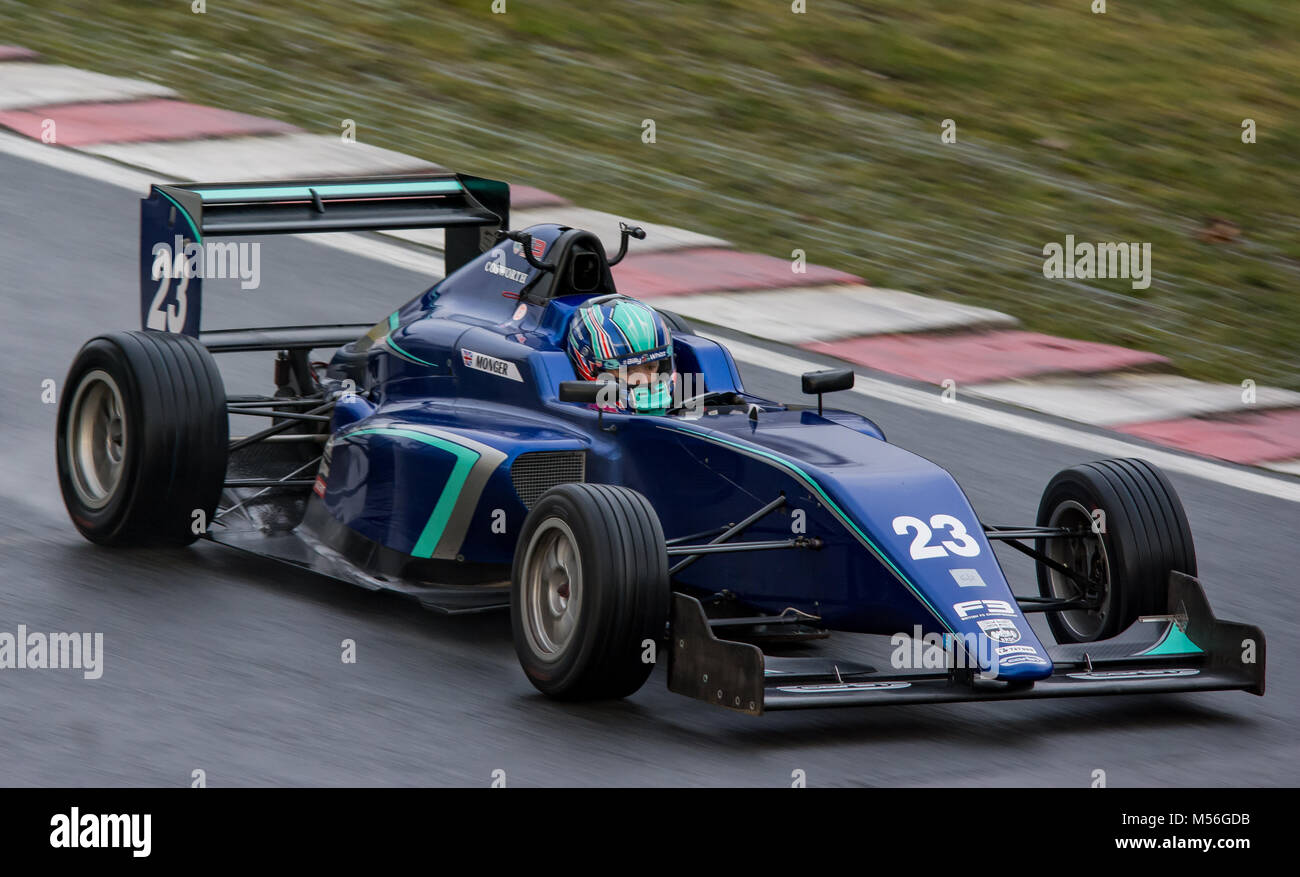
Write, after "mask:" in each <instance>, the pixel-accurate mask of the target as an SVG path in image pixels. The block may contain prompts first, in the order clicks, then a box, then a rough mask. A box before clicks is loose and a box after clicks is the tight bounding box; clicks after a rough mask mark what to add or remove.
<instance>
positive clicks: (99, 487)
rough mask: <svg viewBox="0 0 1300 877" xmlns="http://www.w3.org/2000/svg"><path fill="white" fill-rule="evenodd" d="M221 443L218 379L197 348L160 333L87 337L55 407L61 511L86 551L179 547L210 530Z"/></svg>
mask: <svg viewBox="0 0 1300 877" xmlns="http://www.w3.org/2000/svg"><path fill="white" fill-rule="evenodd" d="M228 439H229V427H228V420H227V417H226V391H225V388H224V386H223V385H222V382H221V373H220V372H219V371H218V370H217V364H216V363H215V362H214V361H213V359H212V354H210V353H209V352H208V351H207V349H206V348H204V347H203V346H202V345H201V344H199V343H198V341H196V340H195V339H193V338H191V337H189V336H188V335H176V334H172V333H168V332H113V333H111V334H108V335H101V336H99V337H98V338H92V339H91V340H90V341H87V342H86V344H85V346H83V347H82V348H81V350H80V352H78V354H77V357H76V359H75V360H74V361H73V363H72V368H71V369H70V370H69V371H68V377H67V380H66V381H65V382H64V384H63V392H62V397H61V398H60V400H59V415H58V428H57V434H56V439H55V455H56V458H57V462H58V470H59V487H60V489H61V490H62V491H63V502H64V505H66V506H67V508H68V514H69V515H70V516H71V517H72V522H73V523H74V524H75V525H76V527H77V529H78V530H79V531H81V535H83V536H85V537H86V538H87V539H89V540H90V541H92V542H98V543H100V544H103V545H120V546H126V545H159V546H161V545H188V544H189V543H191V542H193V541H194V540H195V539H197V538H198V536H199V535H200V534H201V533H202V531H203V530H204V529H205V528H206V527H207V526H208V525H209V524H210V523H211V522H212V515H213V512H214V511H215V509H216V506H217V501H218V500H219V499H220V498H221V490H222V483H223V481H224V480H225V472H226V445H227V442H228ZM196 513H201V515H202V517H201V518H200V516H199V514H196ZM200 522H201V525H200Z"/></svg>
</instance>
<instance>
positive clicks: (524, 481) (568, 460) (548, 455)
mask: <svg viewBox="0 0 1300 877" xmlns="http://www.w3.org/2000/svg"><path fill="white" fill-rule="evenodd" d="M510 480H511V482H513V483H514V485H515V493H517V494H519V500H520V501H521V502H522V503H523V504H524V505H525V506H526V507H527V508H530V509H531V508H532V507H533V505H534V504H536V502H537V500H538V499H540V498H541V496H542V494H543V493H545V492H546V491H548V490H550V489H551V488H552V487H554V486H555V485H557V484H572V483H574V482H580V481H585V480H587V452H586V451H531V452H529V453H527V454H520V455H519V456H518V457H516V458H515V461H514V463H512V464H511V466H510Z"/></svg>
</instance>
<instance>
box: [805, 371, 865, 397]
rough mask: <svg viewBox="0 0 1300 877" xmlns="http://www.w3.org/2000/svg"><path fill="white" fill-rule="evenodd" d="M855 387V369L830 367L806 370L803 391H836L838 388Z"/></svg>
mask: <svg viewBox="0 0 1300 877" xmlns="http://www.w3.org/2000/svg"><path fill="white" fill-rule="evenodd" d="M851 389H853V369H851V368H828V369H825V370H823V371H817V372H804V375H803V391H804V392H805V393H816V394H818V395H821V394H822V393H834V392H835V391H836V390H851Z"/></svg>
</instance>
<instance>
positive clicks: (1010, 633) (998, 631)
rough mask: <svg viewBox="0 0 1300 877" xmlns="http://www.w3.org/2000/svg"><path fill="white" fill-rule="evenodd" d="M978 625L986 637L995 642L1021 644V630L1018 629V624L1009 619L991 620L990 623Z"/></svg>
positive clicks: (982, 622) (985, 622)
mask: <svg viewBox="0 0 1300 877" xmlns="http://www.w3.org/2000/svg"><path fill="white" fill-rule="evenodd" d="M977 623H978V624H979V626H980V630H982V631H984V635H985V636H987V637H988V638H989V639H991V640H993V641H994V642H999V643H1018V642H1020V628H1018V627H1016V623H1015V622H1014V621H1012V620H1011V619H1009V618H990V619H989V620H988V621H980V622H977Z"/></svg>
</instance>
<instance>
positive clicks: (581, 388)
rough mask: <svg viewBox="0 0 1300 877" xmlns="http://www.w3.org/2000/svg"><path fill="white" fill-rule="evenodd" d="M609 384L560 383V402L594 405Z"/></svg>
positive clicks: (597, 382)
mask: <svg viewBox="0 0 1300 877" xmlns="http://www.w3.org/2000/svg"><path fill="white" fill-rule="evenodd" d="M607 384H608V381H560V401H561V402H584V403H586V404H588V405H594V404H595V403H596V400H597V399H598V398H600V393H601V391H602V390H604V389H605V387H606V385H607Z"/></svg>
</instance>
